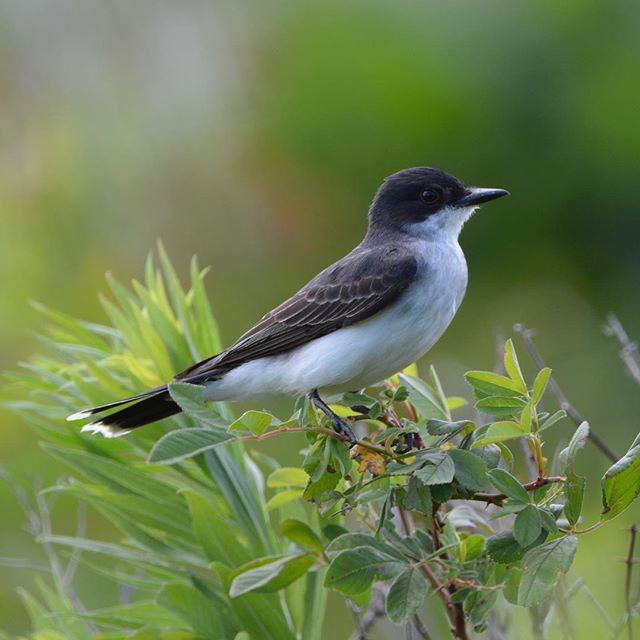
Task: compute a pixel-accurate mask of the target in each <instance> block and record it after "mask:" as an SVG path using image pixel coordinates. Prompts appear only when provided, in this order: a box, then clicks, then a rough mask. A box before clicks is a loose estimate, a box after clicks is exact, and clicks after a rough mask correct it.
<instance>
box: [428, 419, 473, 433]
mask: <svg viewBox="0 0 640 640" xmlns="http://www.w3.org/2000/svg"><path fill="white" fill-rule="evenodd" d="M473 429H475V424H473V422H471V420H459V421H458V422H447V421H445V420H433V419H432V420H427V433H428V434H429V435H431V436H444V435H448V434H450V433H458V432H459V431H466V430H468V431H469V432H471V431H473Z"/></svg>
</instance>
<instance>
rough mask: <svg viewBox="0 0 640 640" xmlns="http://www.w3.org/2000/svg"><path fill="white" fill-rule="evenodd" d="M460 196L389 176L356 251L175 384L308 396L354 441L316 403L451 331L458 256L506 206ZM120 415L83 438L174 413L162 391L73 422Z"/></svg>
mask: <svg viewBox="0 0 640 640" xmlns="http://www.w3.org/2000/svg"><path fill="white" fill-rule="evenodd" d="M508 193H509V192H508V191H505V190H504V189H480V188H477V187H465V185H464V184H463V183H462V182H461V181H460V180H458V179H457V178H455V177H453V176H451V175H449V174H447V173H445V172H444V171H441V170H439V169H432V168H428V167H419V168H414V169H405V170H403V171H399V172H398V173H394V174H393V175H392V176H389V177H388V178H387V179H386V180H385V181H384V182H383V183H382V185H381V186H380V188H379V189H378V191H377V193H376V195H375V197H374V199H373V202H372V204H371V207H370V208H369V225H368V229H367V233H366V235H365V237H364V239H363V240H362V242H361V243H360V244H359V245H358V246H357V247H356V248H355V249H353V251H351V252H350V253H348V254H347V255H346V256H344V258H342V259H341V260H338V262H336V263H335V264H332V265H331V266H330V267H327V268H326V269H325V270H324V271H322V272H321V273H319V274H318V275H317V276H316V277H315V278H313V280H311V281H310V282H308V283H307V284H306V285H305V286H304V287H302V289H300V291H298V292H297V293H296V294H295V295H293V296H292V297H291V298H289V299H288V300H285V301H284V302H283V303H282V304H281V305H280V306H279V307H276V308H275V309H274V310H273V311H270V312H269V313H267V314H266V315H265V316H264V317H263V318H262V319H261V320H260V321H259V322H258V323H257V324H256V325H254V326H253V327H252V328H251V329H249V331H247V332H246V333H245V334H244V335H242V336H241V337H240V338H239V339H238V340H237V341H236V342H235V343H234V344H233V345H231V346H230V347H229V348H228V349H226V350H225V351H223V352H222V353H219V354H217V355H214V356H212V357H210V358H207V359H206V360H203V361H202V362H198V363H197V364H194V365H193V366H191V367H189V368H188V369H186V370H185V371H183V372H182V373H180V374H178V375H177V376H176V377H175V380H176V381H181V382H188V383H191V384H197V385H202V386H204V398H205V400H207V401H234V400H253V399H257V398H264V397H269V396H278V395H289V396H300V395H303V394H307V395H308V397H309V399H310V400H311V402H312V403H313V404H314V405H315V406H316V407H317V408H319V409H320V410H321V411H323V412H324V413H325V414H326V415H327V416H328V418H329V419H330V420H331V423H332V425H333V427H334V429H335V430H336V431H338V432H342V433H344V434H346V435H347V436H348V437H349V439H351V440H352V441H355V438H354V435H353V433H352V431H351V429H350V428H349V426H348V425H347V424H346V423H345V422H344V421H343V420H342V419H341V418H339V417H338V416H336V415H335V414H334V413H333V412H332V411H331V410H330V409H329V407H328V406H327V405H326V404H325V403H324V402H323V400H322V398H321V397H320V395H319V394H320V393H323V394H325V393H326V394H333V393H338V392H342V391H354V390H358V389H362V388H364V387H367V386H370V385H372V384H374V383H376V382H380V381H381V380H384V379H385V378H387V377H389V376H390V375H393V374H394V373H396V372H398V371H400V370H401V369H403V368H405V367H406V366H408V365H409V364H411V363H412V362H414V361H415V360H417V359H418V358H419V357H420V356H422V355H423V354H424V353H426V352H427V351H428V350H429V349H430V348H431V347H432V346H433V345H434V344H435V342H436V341H437V340H438V338H440V336H441V335H442V333H443V332H444V330H445V329H446V328H447V327H448V326H449V323H450V322H451V320H452V319H453V316H454V315H455V313H456V311H457V310H458V307H459V306H460V303H461V302H462V298H463V296H464V293H465V289H466V287H467V264H466V261H465V258H464V254H463V253H462V249H461V248H460V245H459V244H458V236H459V234H460V230H461V229H462V226H463V225H464V223H465V222H466V221H467V220H468V219H469V217H470V216H471V215H472V214H473V212H474V211H475V210H476V209H477V207H478V206H479V205H480V204H482V203H484V202H488V201H489V200H495V199H496V198H501V197H502V196H505V195H508ZM125 404H129V405H130V406H128V407H126V408H125V409H120V410H119V411H116V412H115V413H111V414H109V415H106V416H103V417H102V418H100V420H96V421H94V422H90V423H89V424H86V425H85V426H83V427H82V431H91V432H94V433H95V432H99V433H101V434H102V435H103V436H106V437H107V438H112V437H116V436H121V435H124V434H125V433H129V432H130V431H131V430H133V429H136V428H137V427H142V426H143V425H146V424H149V423H151V422H155V421H156V420H161V419H162V418H167V417H169V416H172V415H174V414H176V413H179V412H180V411H181V409H180V407H179V406H178V405H177V404H176V403H175V402H174V401H173V400H172V399H171V396H170V395H169V391H168V388H167V386H166V385H164V386H162V387H157V388H155V389H151V390H150V391H147V392H146V393H141V394H139V395H136V396H133V397H131V398H126V399H125V400H119V401H117V402H112V403H110V404H105V405H102V406H100V407H94V408H92V409H85V410H83V411H79V412H78V413H74V414H73V415H71V416H69V418H68V420H80V419H83V418H88V417H89V416H93V415H94V414H99V413H102V412H103V411H107V410H109V409H113V408H115V407H119V406H121V405H125Z"/></svg>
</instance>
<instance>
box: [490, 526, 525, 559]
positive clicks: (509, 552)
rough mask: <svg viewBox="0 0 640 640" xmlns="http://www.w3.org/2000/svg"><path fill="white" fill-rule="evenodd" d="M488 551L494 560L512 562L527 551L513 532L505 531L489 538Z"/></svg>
mask: <svg viewBox="0 0 640 640" xmlns="http://www.w3.org/2000/svg"><path fill="white" fill-rule="evenodd" d="M487 553H488V554H489V557H490V558H491V559H492V560H493V561H494V562H498V563H500V564H512V563H514V562H517V561H518V560H520V558H522V556H523V555H524V553H525V552H524V549H523V548H522V547H521V546H520V545H519V544H518V541H517V540H516V539H515V538H514V536H513V534H512V533H511V532H509V531H503V532H502V533H498V534H497V535H495V536H493V537H491V538H488V539H487Z"/></svg>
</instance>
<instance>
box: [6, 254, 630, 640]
mask: <svg viewBox="0 0 640 640" xmlns="http://www.w3.org/2000/svg"><path fill="white" fill-rule="evenodd" d="M160 259H161V265H162V267H161V269H160V270H158V269H157V268H156V267H155V265H154V263H153V262H152V261H151V260H150V261H149V262H148V264H147V269H146V278H145V284H144V285H142V284H140V283H134V286H133V292H131V291H129V290H127V289H125V288H124V287H122V286H121V285H120V284H118V283H117V282H115V281H114V280H110V286H111V288H112V291H113V295H114V298H115V300H116V302H115V303H114V302H109V301H106V300H105V301H104V304H105V309H106V311H107V313H108V315H109V317H110V319H111V323H112V325H113V326H97V325H91V324H87V323H83V322H81V321H78V320H75V319H73V318H69V317H66V316H63V315H62V314H58V313H57V312H51V311H45V313H46V315H47V318H48V320H49V321H50V322H52V323H53V324H52V325H51V327H50V329H48V334H49V336H50V339H49V340H48V341H47V344H48V346H49V348H50V353H49V354H48V355H45V356H38V357H37V358H34V360H33V361H32V362H31V363H30V364H29V365H28V367H27V368H26V373H24V374H22V375H19V376H15V377H14V382H15V384H16V385H17V386H18V387H19V388H20V393H21V394H22V397H23V399H22V400H20V402H19V403H15V404H14V408H15V410H16V411H18V412H19V413H20V414H21V415H22V416H23V417H24V419H25V421H26V422H28V423H29V424H30V425H31V426H32V427H33V428H34V429H35V430H36V431H37V432H38V433H39V435H40V437H41V438H42V440H43V448H44V449H45V451H46V452H47V453H49V454H50V455H52V456H55V457H56V458H58V459H59V460H61V461H62V462H64V463H65V464H66V465H68V467H69V468H70V469H71V471H72V473H73V479H72V480H71V481H68V482H65V483H62V484H59V485H56V486H55V487H52V488H50V489H48V490H47V491H46V492H45V493H44V494H43V495H42V496H41V500H47V499H48V498H49V497H50V496H53V495H54V494H66V495H67V496H70V497H71V498H73V499H76V500H79V501H82V502H83V503H86V504H87V505H88V506H90V507H91V508H92V509H93V510H95V511H96V512H98V513H99V514H100V515H101V516H102V517H103V518H105V519H106V520H108V521H110V522H111V523H112V524H113V525H114V526H115V527H117V529H118V530H119V531H120V533H121V536H122V537H121V539H120V540H119V541H118V542H113V541H105V540H98V539H93V538H87V537H84V536H83V535H80V534H78V535H76V536H69V535H66V536H62V535H56V534H54V533H51V532H49V531H47V532H45V533H44V534H43V535H42V536H41V541H42V542H43V543H45V544H46V545H47V547H48V548H50V549H52V553H54V554H55V557H56V558H57V560H56V562H58V563H61V562H62V559H63V558H65V557H66V556H67V555H68V554H69V553H71V554H72V557H73V558H75V559H74V560H72V562H74V563H75V562H77V557H78V555H77V554H79V553H81V554H82V556H81V557H82V559H84V563H85V566H86V568H87V570H89V569H90V570H92V571H95V572H96V575H98V576H101V577H102V578H106V579H108V580H111V581H114V582H116V583H117V584H119V585H122V584H127V585H128V588H129V589H131V590H132V592H133V596H132V597H131V598H130V599H129V600H128V601H127V602H119V603H112V604H111V606H108V607H106V606H105V607H101V608H100V609H97V610H90V611H87V612H84V611H83V610H82V608H81V607H80V606H79V604H78V601H77V598H76V597H75V594H74V593H73V590H72V588H71V587H70V585H69V580H59V579H56V580H54V584H53V587H54V588H52V586H51V585H48V584H46V583H45V582H40V583H39V584H38V586H37V594H30V593H27V592H23V596H22V597H23V600H24V603H25V607H26V608H27V610H28V611H29V613H30V615H31V618H32V622H33V630H34V636H33V637H34V638H37V637H43V636H42V634H43V633H48V634H49V636H50V637H56V635H55V634H58V635H59V636H60V637H65V638H88V637H97V636H98V637H99V636H100V634H102V635H105V636H106V635H107V634H110V635H109V637H113V638H116V637H118V638H120V637H124V636H125V635H126V636H127V637H129V636H131V637H140V638H142V637H145V638H146V637H149V638H169V637H180V638H222V639H225V638H229V639H234V638H235V639H238V638H244V639H245V640H246V639H247V638H248V639H258V638H259V639H267V640H268V639H269V638H278V639H280V638H285V639H286V638H292V639H293V638H296V637H298V638H304V639H305V640H306V639H309V640H316V639H319V638H321V637H323V636H322V624H321V621H322V619H323V615H324V608H325V602H326V597H327V590H334V591H336V592H338V593H339V594H341V595H342V596H344V597H346V598H349V599H350V600H351V601H352V602H353V603H356V605H357V606H360V607H362V608H366V607H367V606H368V603H369V602H370V601H372V599H373V592H374V586H375V585H376V583H384V584H385V585H386V586H385V590H384V591H383V593H386V615H387V616H388V618H389V620H390V621H391V622H393V623H394V624H397V625H411V624H414V621H415V620H416V616H417V617H418V619H420V620H421V624H422V625H423V626H424V625H426V626H427V627H428V626H429V624H430V622H429V621H428V620H422V618H421V612H422V609H423V605H424V602H425V599H426V598H427V596H432V597H433V598H440V599H442V611H443V613H444V614H445V615H446V616H447V617H448V618H449V622H450V626H451V628H452V629H454V630H456V629H457V631H454V633H456V634H457V635H459V634H460V629H461V627H465V626H470V627H472V628H473V629H475V630H476V631H482V630H483V629H484V628H485V627H486V625H487V620H488V616H489V613H490V611H491V610H492V608H494V607H496V606H500V607H507V606H511V605H510V604H508V603H512V604H518V605H520V606H524V607H534V606H538V605H540V604H542V603H545V602H546V601H548V600H549V599H550V598H551V597H552V596H553V593H554V589H555V587H556V584H557V583H558V581H559V579H560V578H561V576H562V575H564V574H566V573H567V572H568V571H569V569H570V567H571V563H572V561H573V557H574V555H575V553H576V549H577V537H576V534H578V533H582V532H581V531H580V530H578V529H577V525H578V523H579V521H580V519H581V509H582V501H583V495H584V489H585V483H584V478H583V477H582V476H579V475H577V471H576V469H577V463H578V458H579V456H578V453H579V450H580V448H581V447H582V446H583V445H584V442H585V441H586V438H587V437H588V426H587V425H586V424H583V425H580V427H579V428H578V429H577V430H576V432H575V434H574V436H573V438H572V439H571V441H570V442H569V444H568V445H567V446H566V447H565V448H564V449H563V450H562V451H561V452H560V453H559V455H558V456H557V458H558V461H559V469H558V472H559V473H560V474H561V475H555V476H554V475H551V470H549V469H548V462H547V459H546V458H545V457H544V456H543V454H542V447H543V444H544V443H543V440H542V435H541V434H542V432H543V431H544V430H545V429H548V428H550V427H551V426H552V424H554V423H555V422H557V421H558V420H560V419H561V418H562V417H563V416H564V414H563V412H556V413H555V414H553V415H549V414H547V413H545V412H542V411H540V410H539V405H540V402H541V400H542V398H543V396H544V391H545V388H546V386H547V383H548V381H549V376H550V371H549V370H548V369H543V370H542V371H540V372H539V373H538V374H537V376H536V377H535V379H534V381H533V383H532V384H531V385H528V384H527V381H526V379H525V377H524V375H523V373H522V369H521V367H520V364H519V362H518V358H517V355H516V352H515V349H514V346H513V344H512V343H511V341H508V342H507V344H506V347H505V356H504V370H505V372H506V375H499V374H495V373H492V372H485V371H473V372H469V373H468V374H467V376H466V378H467V380H468V382H469V383H470V385H471V387H472V388H473V393H474V396H475V398H476V408H477V409H478V411H481V412H482V413H484V414H488V415H491V416H495V418H496V420H494V421H493V422H489V423H484V424H480V425H478V424H476V423H475V422H474V421H471V420H465V419H460V420H457V419H454V417H453V416H452V412H453V411H456V410H457V409H459V408H461V407H463V406H464V404H465V402H464V401H463V400H461V399H460V398H451V397H447V396H446V394H445V393H444V391H443V389H442V385H441V384H440V381H439V379H438V377H437V374H436V373H435V371H434V370H433V369H432V370H431V371H430V373H429V376H428V379H427V380H422V379H420V378H418V377H417V376H416V375H413V374H414V373H415V371H412V373H411V374H410V373H408V372H405V373H401V374H399V375H398V376H396V377H394V378H392V379H390V380H388V381H386V382H385V383H384V384H383V385H381V386H380V387H377V388H374V389H371V390H370V391H369V392H368V393H367V394H346V395H345V396H344V397H343V398H342V400H341V402H340V403H338V404H335V405H333V406H334V408H335V409H336V411H337V412H338V413H339V414H340V415H342V416H344V417H345V418H346V419H348V420H350V421H351V422H352V423H353V427H354V429H355V430H356V431H357V432H358V433H361V434H363V435H362V437H361V439H360V441H359V442H358V444H357V445H356V446H355V447H353V448H352V449H351V450H350V449H349V447H348V443H345V442H344V440H343V439H342V437H341V436H339V435H337V434H336V433H335V432H333V431H332V430H331V429H330V428H329V425H328V424H326V423H325V422H324V419H323V418H321V417H320V416H317V415H316V414H315V413H314V411H313V410H312V409H311V408H310V407H309V405H308V403H306V402H303V401H300V402H298V403H297V404H296V408H295V412H294V414H293V416H291V417H290V418H289V419H287V420H285V421H280V420H278V419H277V418H275V417H274V416H272V415H270V414H269V413H266V412H263V411H253V410H252V411H247V412H246V413H244V414H242V415H241V416H240V417H238V418H235V417H234V416H233V415H232V413H231V411H230V410H229V408H228V407H227V406H225V405H223V404H216V405H211V404H208V403H206V402H205V401H204V399H203V395H202V389H201V388H200V387H198V386H193V385H189V384H184V383H174V384H172V385H171V386H170V392H171V395H172V397H173V399H174V400H175V401H176V402H177V403H178V404H179V405H180V407H181V408H182V409H183V413H182V414H181V415H179V416H176V417H174V418H172V419H169V420H166V421H164V422H163V423H161V424H158V425H155V426H151V427H148V428H145V429H141V430H139V431H135V432H133V433H132V434H130V435H129V436H127V437H126V438H121V439H118V440H115V441H113V440H112V441H106V440H103V439H100V438H95V437H91V436H86V435H84V434H81V433H80V432H79V429H77V428H76V427H74V426H72V427H68V426H66V425H64V427H63V426H62V425H63V421H62V420H63V418H64V417H65V416H66V415H67V414H68V413H70V412H71V411H72V410H74V409H76V408H77V407H78V406H85V405H86V406H89V405H93V404H98V403H100V402H105V401H108V400H111V399H113V397H114V395H115V396H124V395H127V394H130V393H134V392H137V391H140V390H142V389H144V388H145V387H147V386H150V385H156V384H158V383H160V382H162V378H163V377H165V375H166V377H168V376H169V375H170V373H169V374H167V371H171V372H173V371H175V370H179V369H181V368H183V367H185V366H187V365H188V364H189V363H190V362H191V361H192V360H193V359H194V358H200V357H204V356H205V355H208V354H210V353H211V351H212V350H215V349H216V348H218V347H219V345H220V340H219V337H218V335H217V330H216V326H215V323H214V321H213V315H212V313H211V310H210V308H209V304H208V302H207V299H206V296H205V294H204V289H203V286H202V275H203V274H202V272H200V270H199V269H198V268H197V264H196V263H195V262H194V263H193V266H192V271H191V278H192V281H191V287H190V289H189V291H186V292H185V291H184V290H183V289H182V288H181V286H180V284H179V282H178V279H177V277H176V274H175V272H174V270H173V268H172V267H171V265H170V263H169V261H168V259H167V257H166V255H165V254H164V252H162V250H160ZM292 432H295V433H298V434H299V435H298V436H297V437H298V438H303V439H304V443H305V448H304V450H303V452H302V455H303V458H302V459H301V462H300V465H299V466H297V467H294V466H290V467H281V466H279V464H278V462H277V461H275V460H272V459H267V458H266V457H265V456H260V455H255V456H252V455H250V453H249V452H248V451H247V450H246V449H245V445H246V443H248V442H252V441H258V440H263V439H265V438H285V437H290V434H291V433H292ZM516 439H521V440H522V441H523V442H524V443H525V444H526V445H527V447H528V448H529V450H530V451H531V454H532V457H533V459H534V461H535V464H536V475H535V477H533V478H530V479H529V481H523V480H522V479H521V478H522V476H523V472H522V471H521V470H520V469H519V466H518V465H517V464H516V463H517V462H518V461H519V457H518V456H519V447H515V448H513V450H511V449H510V448H509V446H508V444H513V441H514V440H516ZM505 443H508V444H505ZM411 445H412V446H411ZM639 452H640V445H639V444H638V442H637V441H636V442H634V444H633V445H632V447H631V449H630V451H629V452H628V453H627V455H626V456H625V457H624V458H623V459H622V460H621V461H620V462H618V463H617V464H615V465H614V466H613V467H611V469H609V471H607V473H606V474H605V477H604V479H603V500H604V510H603V515H602V520H603V521H605V520H608V519H611V518H612V517H615V516H616V515H618V514H619V513H620V512H621V511H622V510H624V509H625V508H627V507H628V506H629V504H630V503H631V501H632V500H633V499H634V498H635V497H636V496H637V494H638V492H639V491H640V477H639V471H638V470H639V469H640V466H639V463H638V461H639V460H640V453H639ZM376 588H377V587H376ZM500 593H502V594H503V595H504V600H502V599H500V598H499V594H500ZM49 612H51V613H54V614H55V615H49ZM38 634H40V636H38ZM96 634H97V636H96ZM132 634H134V635H133V636H132ZM135 634H138V635H135ZM172 634H177V635H172Z"/></svg>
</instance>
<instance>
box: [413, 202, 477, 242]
mask: <svg viewBox="0 0 640 640" xmlns="http://www.w3.org/2000/svg"><path fill="white" fill-rule="evenodd" d="M477 209H478V207H477V206H475V207H445V208H444V209H441V210H440V211H438V212H437V213H434V214H433V215H430V216H429V217H428V218H427V219H426V220H424V221H422V222H416V223H414V224H412V225H410V226H409V228H408V229H407V232H408V233H409V235H411V236H413V237H415V238H423V239H425V240H434V241H436V242H438V241H440V240H444V241H445V242H446V241H449V242H451V241H455V242H457V241H458V236H459V235H460V232H461V231H462V227H463V226H464V223H465V222H466V221H467V220H468V219H469V218H470V217H471V216H472V215H473V214H474V212H475V211H476V210H477Z"/></svg>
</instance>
